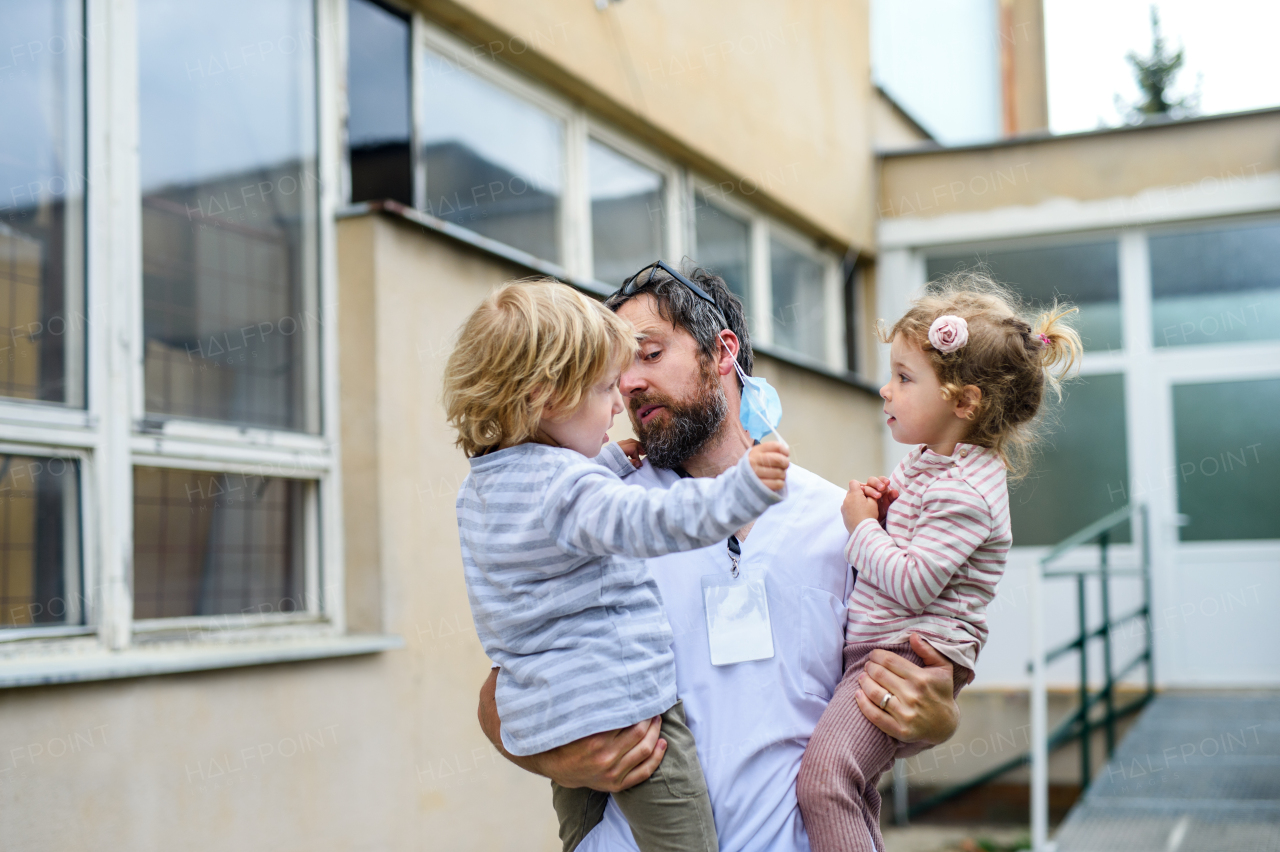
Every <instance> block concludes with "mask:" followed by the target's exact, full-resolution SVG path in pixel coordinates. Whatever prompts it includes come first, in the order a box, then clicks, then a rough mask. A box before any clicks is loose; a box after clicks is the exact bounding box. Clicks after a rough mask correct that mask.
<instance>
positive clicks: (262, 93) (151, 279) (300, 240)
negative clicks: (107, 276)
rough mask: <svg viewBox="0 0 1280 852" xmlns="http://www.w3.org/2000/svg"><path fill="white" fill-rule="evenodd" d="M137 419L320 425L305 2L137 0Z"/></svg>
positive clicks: (315, 176)
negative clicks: (143, 411)
mask: <svg viewBox="0 0 1280 852" xmlns="http://www.w3.org/2000/svg"><path fill="white" fill-rule="evenodd" d="M137 7H138V73H139V123H140V132H141V152H140V164H141V172H142V174H141V179H142V199H141V202H142V270H143V324H144V332H145V336H146V340H145V372H146V408H147V411H148V413H149V414H150V415H152V416H156V417H160V418H165V417H184V418H198V419H203V420H216V421H221V422H226V423H235V424H242V425H248V426H261V427H267V428H275V429H292V430H305V431H316V430H318V428H319V425H320V424H319V400H318V394H317V393H316V391H315V388H316V387H318V384H319V382H318V367H317V363H318V359H317V354H316V353H317V351H318V349H317V346H316V343H317V341H318V338H319V327H320V312H319V307H318V305H317V268H318V267H317V265H318V261H319V250H318V239H317V235H318V227H317V226H318V216H317V211H318V199H319V190H320V185H319V184H320V180H319V170H318V168H317V165H316V144H317V139H316V88H315V77H316V63H315V56H316V47H317V40H316V36H315V26H314V21H313V15H314V12H313V8H312V7H313V4H312V2H311V0H266V2H264V0H138V4H137Z"/></svg>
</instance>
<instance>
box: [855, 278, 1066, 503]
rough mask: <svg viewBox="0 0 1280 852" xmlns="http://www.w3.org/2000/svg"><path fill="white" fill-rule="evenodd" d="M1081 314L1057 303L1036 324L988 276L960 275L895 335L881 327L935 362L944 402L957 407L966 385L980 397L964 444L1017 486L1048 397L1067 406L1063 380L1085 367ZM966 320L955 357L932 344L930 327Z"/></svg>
mask: <svg viewBox="0 0 1280 852" xmlns="http://www.w3.org/2000/svg"><path fill="white" fill-rule="evenodd" d="M1076 311H1077V309H1076V308H1074V307H1071V306H1070V305H1066V304H1063V303H1060V302H1057V301H1055V302H1054V303H1053V305H1052V307H1050V308H1049V309H1048V310H1046V311H1044V312H1042V313H1040V314H1038V315H1035V316H1031V315H1030V314H1028V313H1027V311H1026V308H1025V306H1024V304H1023V302H1022V299H1021V298H1020V297H1018V296H1017V295H1016V294H1015V293H1014V292H1013V291H1011V290H1010V289H1009V288H1007V287H1005V286H1003V285H1001V284H998V283H996V282H995V281H994V280H992V279H991V278H990V276H988V275H986V274H984V273H982V272H974V271H965V272H957V273H953V274H951V275H948V276H946V277H944V278H941V279H939V280H937V281H934V282H931V283H930V284H929V286H928V288H927V289H926V291H925V294H924V295H923V296H921V297H920V298H918V299H916V300H915V301H913V302H912V304H911V308H910V309H909V310H908V311H907V313H906V314H905V315H904V316H903V317H902V318H901V319H900V320H898V321H897V322H896V323H894V324H893V327H892V328H890V329H888V331H886V330H885V327H884V323H883V321H882V322H881V323H880V325H879V329H878V331H879V335H880V338H881V340H883V341H884V342H885V343H889V342H891V341H892V340H893V338H894V337H895V336H897V335H899V334H901V335H902V336H903V337H904V338H905V339H906V340H907V341H909V342H911V343H912V344H914V345H916V346H918V347H920V349H921V350H922V351H923V352H924V353H925V354H926V355H927V356H928V357H929V361H930V363H932V365H933V370H934V372H935V373H936V374H937V376H938V381H939V382H941V383H942V394H943V397H944V398H945V399H949V400H950V399H956V398H957V397H958V395H959V394H960V391H961V389H962V388H964V386H965V385H974V386H976V387H977V388H978V389H979V390H981V391H982V399H981V400H980V401H979V403H978V407H977V410H976V412H975V413H974V415H973V418H972V420H973V422H972V423H971V425H970V426H969V430H968V432H967V433H966V436H965V441H966V442H967V443H971V444H976V445H977V446H980V447H988V448H990V449H992V450H994V451H995V452H996V453H997V454H998V455H999V456H1000V458H1001V460H1002V461H1003V462H1004V463H1005V466H1006V467H1007V468H1008V469H1009V473H1010V476H1011V478H1013V479H1018V478H1020V477H1021V476H1023V475H1025V473H1026V467H1027V462H1028V461H1029V460H1030V455H1031V449H1032V447H1033V446H1034V444H1035V442H1036V440H1037V439H1038V438H1039V428H1038V427H1039V423H1038V422H1037V421H1036V419H1035V417H1036V414H1037V413H1038V412H1039V411H1040V407H1041V404H1042V403H1043V401H1044V395H1045V391H1046V389H1049V390H1052V391H1053V393H1054V394H1055V396H1056V397H1057V398H1059V399H1060V398H1061V396H1062V389H1061V383H1062V380H1063V379H1065V378H1066V377H1067V375H1068V374H1069V373H1070V372H1071V370H1072V369H1073V368H1074V367H1075V366H1076V364H1077V363H1078V362H1079V361H1080V356H1081V352H1082V347H1081V345H1080V335H1079V334H1077V333H1076V331H1075V329H1074V328H1072V327H1071V325H1070V324H1069V322H1068V317H1069V316H1070V315H1071V314H1073V313H1075V312H1076ZM946 315H952V316H958V317H962V318H963V319H964V320H965V322H967V323H968V326H969V339H968V341H967V342H966V343H965V345H964V346H962V347H960V348H959V349H957V350H956V351H954V352H939V351H938V350H937V349H935V348H934V347H933V345H932V344H930V343H929V327H930V326H931V325H932V324H933V321H934V320H936V319H937V318H938V317H941V316H946Z"/></svg>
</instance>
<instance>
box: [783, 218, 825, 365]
mask: <svg viewBox="0 0 1280 852" xmlns="http://www.w3.org/2000/svg"><path fill="white" fill-rule="evenodd" d="M769 272H770V275H771V279H770V280H771V287H772V293H773V342H774V344H775V345H777V346H781V347H783V348H785V349H790V350H792V351H793V352H800V353H802V354H804V355H808V356H809V357H810V358H813V359H815V360H818V361H826V360H827V334H826V322H825V320H824V319H823V314H824V313H825V310H826V287H825V285H824V283H823V280H822V279H823V276H824V270H823V268H822V264H821V263H818V262H817V261H816V260H814V259H813V258H811V257H809V255H807V254H802V253H801V252H798V251H796V250H795V249H793V248H791V247H790V246H788V245H786V244H785V243H781V242H779V241H778V240H770V241H769Z"/></svg>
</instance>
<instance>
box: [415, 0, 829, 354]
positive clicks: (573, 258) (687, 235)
mask: <svg viewBox="0 0 1280 852" xmlns="http://www.w3.org/2000/svg"><path fill="white" fill-rule="evenodd" d="M412 20H413V23H412V31H413V44H414V51H413V62H412V65H413V81H412V84H411V91H412V98H413V124H414V151H415V153H414V162H415V164H416V165H415V167H414V198H415V199H416V200H417V202H418V208H419V209H420V210H425V208H426V205H425V201H426V199H425V189H424V186H425V179H424V173H423V170H422V167H421V165H420V164H417V163H418V154H417V146H418V139H420V138H421V136H422V128H423V122H424V121H425V117H424V116H423V115H422V109H421V106H420V101H421V98H420V96H419V95H420V93H419V90H418V87H419V86H420V85H421V83H420V81H421V79H422V75H423V73H424V71H425V67H424V62H425V59H424V54H423V51H422V50H421V49H420V48H426V49H429V50H431V51H434V52H435V53H437V54H440V55H442V56H444V58H445V59H446V60H447V61H450V62H454V63H457V64H458V65H459V66H460V67H462V68H463V69H465V70H467V71H469V72H471V73H473V74H475V75H476V76H477V77H479V78H481V79H482V80H485V81H486V82H488V83H491V84H493V85H495V86H498V87H499V88H501V89H503V90H504V91H506V92H507V93H509V94H511V95H514V96H515V97H518V98H522V99H524V100H526V101H528V102H529V103H531V104H533V105H534V106H536V107H538V108H539V109H542V110H543V111H545V112H547V113H549V114H550V115H552V116H553V117H555V118H557V119H559V120H560V121H562V122H563V123H564V128H565V140H564V145H565V149H564V173H563V175H562V181H563V184H562V185H563V195H562V197H561V220H560V224H561V244H560V247H559V248H560V260H559V261H558V262H556V261H551V260H548V259H546V258H539V260H540V261H543V262H544V263H543V264H542V265H543V266H545V267H547V268H549V269H553V270H558V269H562V270H563V271H564V273H565V275H566V276H567V277H569V278H571V279H573V280H575V281H580V282H591V286H592V288H593V289H595V290H597V291H599V292H602V293H608V292H612V291H613V290H615V289H617V287H618V286H619V285H620V284H621V282H619V281H600V280H598V279H596V278H595V277H594V269H593V259H592V257H591V254H592V250H591V245H592V232H591V228H592V223H591V197H590V190H589V175H588V171H587V169H588V165H587V148H588V142H589V140H591V139H595V140H596V141H598V142H601V143H602V144H604V145H607V146H608V147H610V148H612V149H614V150H615V151H617V152H618V153H619V154H622V155H623V156H626V157H629V158H631V159H633V160H635V161H636V162H637V163H639V164H640V165H643V166H645V167H646V168H650V169H653V170H654V171H656V172H659V173H660V174H662V176H663V177H664V179H665V182H666V183H665V190H664V193H663V195H664V202H663V203H664V204H666V206H667V210H668V211H669V215H668V216H667V221H666V227H665V229H664V230H665V233H664V237H663V248H662V255H663V257H664V258H667V259H672V258H677V259H678V258H682V257H684V256H685V254H686V253H687V252H688V251H690V249H691V248H692V247H693V246H694V245H696V234H695V227H696V224H695V221H694V217H693V216H692V215H691V210H693V209H694V208H695V207H696V205H697V204H699V203H714V204H716V205H717V206H719V207H722V208H723V209H724V210H726V211H727V212H729V213H731V214H732V215H734V216H736V217H738V218H741V219H744V220H746V221H747V222H749V223H750V225H751V262H750V288H751V298H752V313H753V316H751V317H749V318H748V320H749V322H750V323H751V333H752V341H753V343H754V344H757V345H759V346H760V347H761V350H762V351H763V352H764V353H765V354H768V355H771V356H774V357H779V358H782V359H783V360H788V361H793V362H795V363H797V364H801V365H803V366H806V367H809V368H815V369H818V370H821V371H823V372H826V373H836V374H839V375H841V376H844V375H847V373H848V370H847V365H846V357H845V352H846V350H845V334H846V329H845V322H844V316H845V311H844V294H843V284H844V282H843V279H842V278H841V275H840V258H838V257H836V256H835V255H834V254H832V253H830V252H828V251H825V250H822V249H820V248H818V247H817V246H816V245H815V244H814V241H813V240H812V239H811V238H808V237H805V236H804V235H802V234H800V233H799V232H798V231H796V230H794V229H792V228H790V227H788V226H786V225H783V224H782V223H780V222H778V221H777V220H775V219H773V218H771V217H769V216H766V215H764V214H763V213H761V212H760V211H759V210H758V209H756V208H755V207H753V206H751V205H750V204H748V203H745V202H742V201H739V200H738V199H736V198H732V197H730V195H729V194H728V193H725V192H723V191H721V190H720V189H719V186H718V185H717V184H716V183H715V182H713V181H711V180H708V179H706V178H704V177H701V176H699V175H697V174H693V173H690V172H689V171H688V170H687V169H685V168H683V167H682V166H681V165H679V164H678V163H676V162H675V161H673V160H671V159H669V158H667V157H664V156H662V155H661V154H659V153H658V152H656V151H654V150H653V149H651V148H649V147H647V146H646V145H643V144H641V143H640V142H638V141H636V140H635V139H634V138H633V137H631V136H629V135H628V134H627V133H625V132H624V131H621V130H619V129H617V128H616V127H614V126H612V125H610V124H607V123H605V122H603V121H601V120H600V119H599V118H597V117H596V116H594V115H593V114H592V113H590V112H588V111H587V110H586V109H584V108H582V107H580V106H578V105H576V104H574V103H572V102H570V101H569V100H567V99H565V98H563V97H561V96H559V95H558V94H556V93H554V92H552V91H550V90H548V89H546V88H544V87H543V86H541V85H540V84H538V83H536V82H534V81H532V80H529V79H528V78H526V77H524V76H523V75H522V74H520V73H519V72H518V71H516V70H515V69H513V68H509V67H507V66H505V65H504V64H503V63H501V62H498V61H497V60H496V59H494V58H493V57H492V56H490V55H489V54H488V52H487V50H486V48H484V47H483V46H472V45H469V44H468V43H467V42H465V41H463V40H462V39H460V38H458V37H457V36H455V35H453V34H452V33H449V32H448V31H446V30H444V29H442V28H440V27H438V26H437V25H435V24H433V23H430V22H428V21H426V20H424V19H423V18H422V16H421V15H420V14H417V13H415V14H414V15H413V18H412ZM772 237H776V238H778V239H780V240H782V241H784V242H786V243H787V245H788V246H791V247H793V248H795V249H796V250H797V251H799V252H801V253H802V254H805V255H806V256H808V257H811V258H813V259H814V260H815V261H817V262H818V263H820V264H821V265H822V267H823V283H824V291H823V292H824V306H823V311H824V318H825V323H826V324H825V327H824V333H825V336H826V345H825V347H824V357H823V358H821V359H816V360H815V359H813V358H811V357H810V356H808V355H805V354H804V353H801V352H793V351H791V350H789V349H784V348H781V347H774V346H773V322H772V316H773V311H772V304H773V299H772V283H771V281H770V278H769V276H770V266H769V240H770V238H772Z"/></svg>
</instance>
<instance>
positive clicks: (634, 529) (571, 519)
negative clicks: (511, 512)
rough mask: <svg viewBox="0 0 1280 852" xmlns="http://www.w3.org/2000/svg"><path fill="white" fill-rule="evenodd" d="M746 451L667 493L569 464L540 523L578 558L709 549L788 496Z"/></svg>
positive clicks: (550, 488)
mask: <svg viewBox="0 0 1280 852" xmlns="http://www.w3.org/2000/svg"><path fill="white" fill-rule="evenodd" d="M749 455H750V454H747V455H744V456H743V457H742V459H741V460H740V461H739V462H738V464H737V465H735V466H734V467H732V468H730V469H729V470H727V471H726V472H724V473H723V474H721V475H720V476H718V477H716V478H715V479H682V480H681V481H680V482H677V483H675V484H674V485H672V486H671V488H669V489H665V490H662V489H646V488H642V487H637V486H628V485H626V484H624V483H622V482H620V481H618V480H617V479H615V478H613V477H611V476H609V475H607V474H604V473H602V472H599V469H598V468H597V469H596V470H592V468H591V466H587V465H571V466H566V467H564V468H561V470H560V471H558V473H557V475H556V476H555V477H554V478H553V479H552V481H551V482H550V483H549V485H548V488H547V494H546V500H545V503H544V504H543V523H544V525H545V526H546V528H547V532H548V533H549V534H550V535H551V537H552V538H553V539H554V540H555V542H556V545H557V546H558V547H560V548H563V549H564V550H565V551H566V552H568V553H572V554H574V555H577V556H610V555H626V556H633V557H646V558H647V557H654V556H663V555H665V554H668V553H674V552H677V551H681V550H693V549H696V548H699V547H706V546H707V545H710V544H714V543H715V542H717V541H720V540H721V539H724V538H728V536H729V535H730V534H731V533H733V532H734V531H735V530H737V529H738V528H740V527H741V526H743V525H744V524H746V523H748V522H750V521H753V520H755V519H756V518H757V517H759V516H760V515H761V514H762V513H763V512H764V510H765V509H767V508H768V507H769V506H771V505H773V504H774V503H777V502H778V501H780V500H782V499H783V495H782V494H779V493H776V492H774V491H772V490H770V489H769V487H768V486H766V485H765V484H764V483H763V482H761V481H760V478H759V477H757V476H756V474H755V471H753V470H752V469H751V462H750V458H749Z"/></svg>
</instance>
